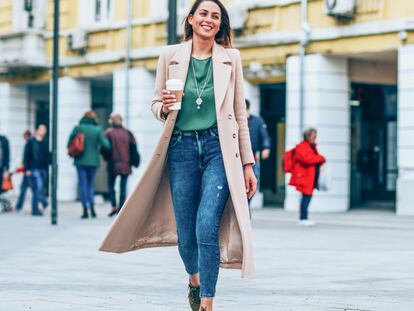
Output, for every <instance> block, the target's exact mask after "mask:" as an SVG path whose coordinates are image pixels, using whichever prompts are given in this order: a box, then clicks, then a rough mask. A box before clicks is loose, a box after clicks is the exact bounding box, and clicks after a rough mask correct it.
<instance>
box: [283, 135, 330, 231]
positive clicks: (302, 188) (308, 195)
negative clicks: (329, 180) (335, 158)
mask: <svg viewBox="0 0 414 311" xmlns="http://www.w3.org/2000/svg"><path fill="white" fill-rule="evenodd" d="M316 136H317V132H316V129H313V128H309V129H307V130H306V131H305V132H304V134H303V141H302V142H301V143H300V144H299V145H297V146H296V148H295V151H294V155H293V168H292V175H291V178H290V182H289V185H291V186H294V187H296V190H297V191H299V192H301V193H302V200H301V203H300V221H299V224H300V225H303V226H313V225H315V223H314V222H313V221H310V220H308V207H309V204H310V201H311V199H312V194H313V190H314V189H317V188H318V177H319V168H320V166H321V165H322V164H324V163H325V162H326V159H325V157H323V156H322V155H321V154H319V152H318V149H317V148H316Z"/></svg>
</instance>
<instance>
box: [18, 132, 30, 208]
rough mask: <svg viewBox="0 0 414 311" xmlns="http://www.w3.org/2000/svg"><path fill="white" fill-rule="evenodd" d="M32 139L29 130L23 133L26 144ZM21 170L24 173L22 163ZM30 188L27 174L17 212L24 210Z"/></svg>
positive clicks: (21, 189) (24, 176) (20, 193)
mask: <svg viewBox="0 0 414 311" xmlns="http://www.w3.org/2000/svg"><path fill="white" fill-rule="evenodd" d="M31 137H32V133H30V131H29V130H27V131H25V132H24V133H23V139H24V140H25V141H26V143H27V142H28V141H29V139H30V138H31ZM19 169H20V172H21V171H23V172H24V166H23V163H22V167H21V168H19ZM16 172H18V171H16ZM29 188H30V178H29V176H27V175H26V174H23V179H22V182H21V184H20V192H19V197H18V199H17V203H16V206H15V210H16V212H19V211H21V210H22V208H23V204H24V201H25V198H26V192H27V189H29Z"/></svg>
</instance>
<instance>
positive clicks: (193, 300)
mask: <svg viewBox="0 0 414 311" xmlns="http://www.w3.org/2000/svg"><path fill="white" fill-rule="evenodd" d="M188 302H189V303H190V307H191V310H193V311H199V310H200V304H201V299H200V286H193V285H191V284H188Z"/></svg>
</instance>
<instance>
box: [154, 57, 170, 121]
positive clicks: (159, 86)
mask: <svg viewBox="0 0 414 311" xmlns="http://www.w3.org/2000/svg"><path fill="white" fill-rule="evenodd" d="M166 66H167V62H166V56H165V49H163V50H162V52H161V55H160V57H159V58H158V65H157V72H156V77H155V90H154V97H153V99H152V105H151V110H152V113H153V114H154V116H155V118H156V119H157V120H159V121H161V122H165V120H166V119H165V118H164V117H163V115H162V113H161V108H162V90H163V89H165V88H166V86H165V83H166V79H167V67H166Z"/></svg>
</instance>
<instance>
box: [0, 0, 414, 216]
mask: <svg viewBox="0 0 414 311" xmlns="http://www.w3.org/2000/svg"><path fill="white" fill-rule="evenodd" d="M32 2H33V8H32V12H31V14H29V13H28V12H27V11H26V10H25V8H24V7H23V3H24V1H20V0H2V1H0V112H1V113H0V126H1V128H0V131H2V132H4V133H5V134H7V135H8V136H9V137H10V138H11V140H12V146H13V151H12V152H13V154H12V156H13V158H19V155H20V154H21V148H22V144H23V142H22V141H21V139H20V135H21V133H22V132H23V131H24V130H25V129H26V128H33V126H34V125H35V124H36V123H47V122H48V112H49V80H50V65H51V55H52V30H53V29H52V26H53V1H51V0H33V1H32ZM60 2H61V33H60V63H61V72H60V80H59V95H60V101H59V165H60V177H59V187H60V189H62V190H63V189H64V191H59V198H60V199H62V200H72V199H74V198H75V197H76V182H75V180H76V179H75V172H74V170H73V168H72V167H71V163H70V161H69V159H68V158H67V156H66V150H65V145H66V140H67V137H68V134H69V131H70V130H71V128H72V127H73V126H74V125H75V124H76V122H77V121H78V119H79V118H80V116H81V115H82V113H83V112H84V111H85V110H86V109H89V108H93V109H95V110H96V111H97V112H98V114H99V115H100V117H101V119H102V120H104V121H105V120H106V119H107V116H108V114H109V113H110V112H111V111H118V112H121V113H122V114H123V115H125V116H126V119H127V123H128V126H129V127H130V128H131V130H132V131H133V132H134V133H135V134H136V135H137V137H138V140H139V142H140V149H141V151H142V153H143V158H144V159H143V160H144V164H145V161H146V160H147V159H148V157H149V155H150V153H151V151H152V148H153V146H154V143H155V140H156V138H157V135H158V134H159V131H160V126H161V125H160V124H158V123H157V121H155V120H154V119H153V118H152V116H151V113H150V109H149V106H150V102H151V98H152V91H153V87H154V79H155V72H154V71H155V67H156V62H157V57H158V55H159V53H160V50H161V48H162V46H164V45H165V44H166V40H167V28H166V21H167V17H168V10H167V0H132V9H131V10H128V7H127V2H128V1H127V0H61V1H60ZM177 2H178V12H179V14H178V15H179V20H180V21H181V20H182V19H183V18H184V17H185V14H186V11H187V10H188V8H189V5H191V3H192V1H190V0H178V1H177ZM224 2H225V3H226V5H227V7H228V10H229V13H230V16H231V23H232V26H233V28H234V29H235V40H234V45H235V47H237V48H239V49H240V51H241V54H242V59H243V65H244V73H245V80H246V83H245V85H246V87H245V91H246V97H248V98H249V99H250V100H251V102H252V111H253V112H254V113H257V114H261V115H262V117H263V118H264V119H265V120H266V122H267V123H268V127H269V132H270V134H271V137H272V141H273V147H272V149H273V150H272V157H271V159H269V160H266V161H263V162H262V190H263V193H264V200H265V202H268V203H284V206H285V208H286V209H289V210H290V209H296V208H297V205H298V196H297V194H296V193H295V192H294V191H293V190H292V189H287V188H286V187H285V180H284V176H283V174H282V173H281V172H280V161H281V156H282V154H283V152H284V150H285V149H287V148H290V147H292V146H294V145H295V144H296V143H297V142H298V140H299V138H300V130H299V76H300V75H299V73H300V70H299V57H298V56H297V55H298V53H299V46H300V41H301V39H302V38H303V35H302V33H303V32H302V29H301V19H300V17H301V5H300V1H298V0H261V1H260V0H250V1H249V0H227V1H224ZM308 4H309V8H308V14H309V18H308V21H309V23H308V24H309V27H308V28H309V40H310V42H309V44H308V46H307V56H306V60H305V72H306V78H305V90H304V94H305V101H304V116H305V119H304V121H305V126H314V127H317V128H318V130H319V137H318V138H319V148H320V151H321V152H322V153H324V154H325V155H326V156H327V158H328V162H329V167H330V171H331V187H330V190H329V191H328V192H325V193H319V194H317V195H316V196H315V200H314V201H313V204H312V207H311V208H312V209H314V210H319V211H345V210H347V209H349V208H350V207H354V206H360V205H364V204H368V205H370V202H375V205H378V204H380V205H383V203H382V202H385V203H384V205H391V206H393V205H394V203H395V202H396V210H397V212H398V213H400V214H414V209H413V208H411V204H410V195H409V191H410V189H411V188H413V187H414V142H413V140H412V139H410V138H411V137H414V126H413V124H414V104H413V102H412V101H411V96H412V95H414V87H413V86H412V82H414V2H413V1H408V0H336V1H335V0H324V1H323V0H309V1H308ZM128 12H131V15H132V35H131V42H130V57H131V65H130V68H129V69H128V71H127V70H126V69H127V67H126V58H127V55H128V53H127V48H126V47H127V42H128V40H127V33H128V32H127V16H128ZM29 15H32V16H33V19H32V25H31V27H29V26H28V24H29ZM178 28H179V29H178V33H179V34H182V25H181V24H180V25H179V27H178ZM127 73H128V77H129V79H130V89H129V93H127V92H126V79H127ZM127 101H129V106H128V108H127V107H126V104H125V103H126V102H127ZM103 123H105V122H103ZM397 137H398V139H397ZM141 169H142V168H141ZM141 169H140V170H141ZM102 170H103V169H102ZM100 174H101V177H100V178H98V185H97V186H98V189H101V190H102V191H105V186H104V182H103V180H104V171H102V172H101V173H100ZM139 175H140V171H138V172H137V173H136V176H135V177H136V178H138V177H139ZM99 181H101V185H99ZM132 183H133V182H132ZM378 201H381V202H378ZM386 202H390V204H388V203H386Z"/></svg>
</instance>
